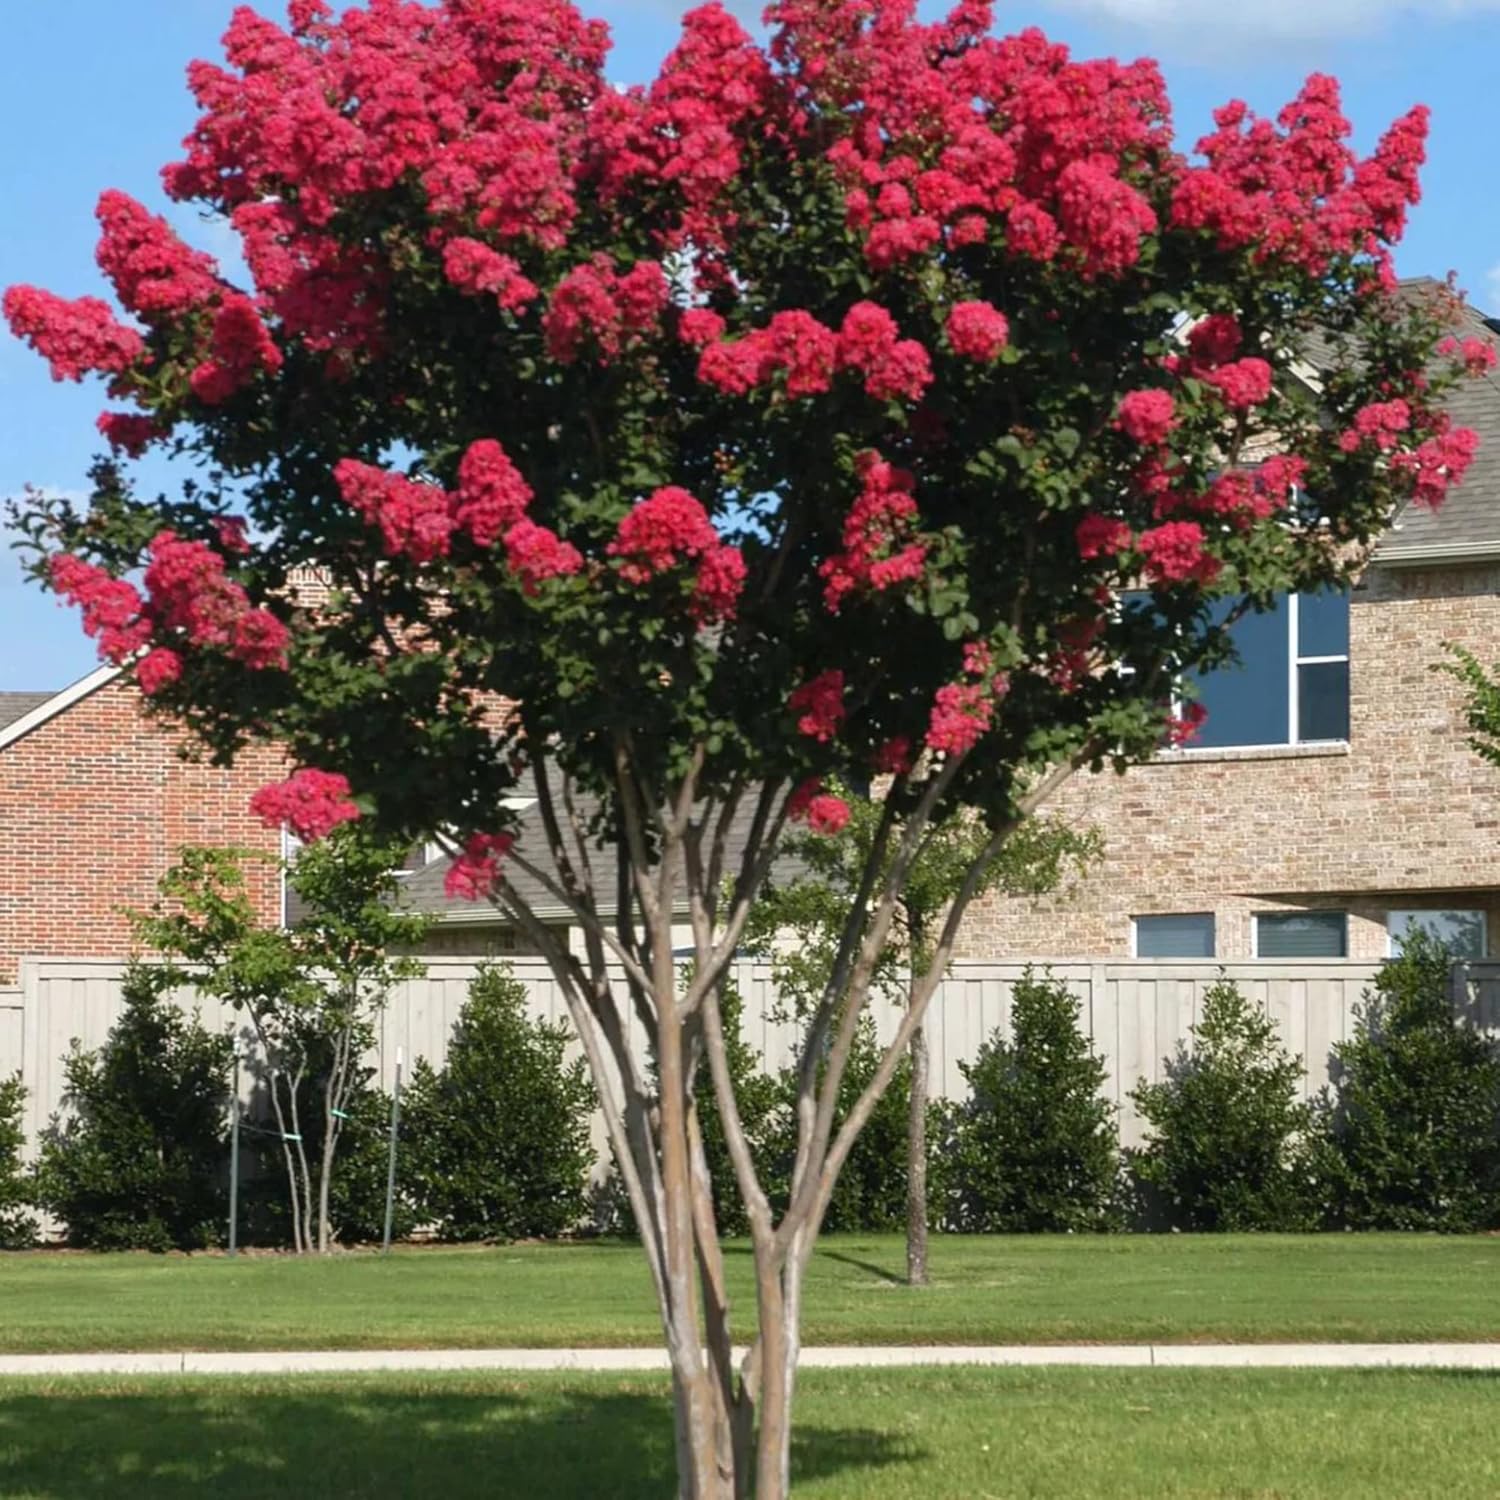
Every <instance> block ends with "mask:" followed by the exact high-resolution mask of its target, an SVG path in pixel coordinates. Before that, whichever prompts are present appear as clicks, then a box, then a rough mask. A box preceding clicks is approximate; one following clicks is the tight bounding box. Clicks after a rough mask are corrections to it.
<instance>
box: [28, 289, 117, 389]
mask: <svg viewBox="0 0 1500 1500" xmlns="http://www.w3.org/2000/svg"><path fill="white" fill-rule="evenodd" d="M0 308H3V310H4V313H5V321H6V322H7V323H9V324H10V329H11V332H12V333H14V334H15V336H16V337H17V338H20V339H25V340H26V342H27V343H28V344H30V345H31V347H32V348H33V349H35V350H36V352H37V353H38V354H40V355H41V356H42V358H43V359H45V360H46V361H47V363H48V364H49V365H51V367H52V378H53V379H54V380H82V379H83V377H84V376H85V375H94V374H99V375H121V374H123V373H124V372H125V371H126V370H128V369H129V368H130V367H131V366H132V365H133V364H135V363H136V361H137V360H139V359H140V358H141V356H142V355H143V354H144V353H145V352H146V346H145V344H144V343H142V342H141V336H140V334H138V333H137V332H136V331H135V330H134V329H133V328H127V327H126V326H125V325H124V324H123V323H120V322H118V321H117V320H116V318H115V315H114V313H112V312H111V311H110V309H109V304H108V303H107V302H101V301H100V300H99V298H98V297H79V298H76V299H75V300H74V301H72V302H69V301H68V300H67V299H66V298H63V297H56V296H54V295H53V294H52V293H51V292H44V291H42V289H41V288H40V287H34V286H13V287H9V288H7V290H6V293H5V297H4V300H3V302H0Z"/></svg>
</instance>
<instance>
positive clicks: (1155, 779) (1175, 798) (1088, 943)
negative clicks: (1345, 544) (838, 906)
mask: <svg viewBox="0 0 1500 1500" xmlns="http://www.w3.org/2000/svg"><path fill="white" fill-rule="evenodd" d="M1349 634H1350V640H1349V654H1350V704H1349V711H1350V731H1349V743H1348V746H1347V748H1345V747H1325V746H1306V747H1290V748H1288V749H1285V750H1276V751H1238V752H1237V751H1215V752H1207V751H1200V752H1196V753H1193V752H1188V753H1185V754H1180V755H1176V756H1172V757H1170V758H1168V757H1163V758H1162V759H1160V760H1158V761H1156V762H1153V763H1152V764H1150V765H1146V766H1140V767H1136V768H1134V769H1132V770H1131V771H1129V772H1127V773H1126V774H1125V775H1123V776H1120V775H1116V774H1115V773H1113V772H1108V771H1106V772H1103V773H1100V774H1098V775H1087V774H1086V775H1081V776H1078V777H1075V778H1074V779H1073V780H1072V781H1071V782H1070V783H1069V784H1068V785H1067V786H1066V787H1064V788H1063V789H1062V791H1061V792H1060V793H1059V795H1058V797H1057V798H1056V799H1054V802H1053V804H1052V811H1053V813H1054V814H1057V815H1060V816H1062V817H1065V818H1067V819H1069V820H1070V821H1073V822H1075V823H1077V824H1079V825H1087V824H1093V825H1095V826H1096V827H1098V828H1099V829H1100V830H1101V831H1102V833H1103V834H1104V836H1105V839H1106V843H1107V849H1106V853H1105V856H1104V858H1103V860H1102V861H1101V862H1100V863H1099V865H1098V866H1097V867H1096V868H1095V869H1094V870H1093V871H1092V872H1091V873H1090V875H1089V876H1088V878H1087V879H1085V880H1083V881H1081V882H1080V883H1078V884H1077V885H1076V886H1075V887H1074V888H1073V889H1071V890H1069V891H1065V892H1063V893H1060V894H1058V895H1056V896H1053V897H1049V898H1044V899H1041V900H1035V901H1022V900H1015V899H1006V898H998V897H994V898H988V899H986V900H984V901H982V902H980V903H978V904H977V905H976V907H975V909H974V910H973V912H972V913H971V915H970V917H969V919H968V921H967V922H966V923H965V927H964V932H963V936H962V941H961V946H960V950H959V951H960V954H961V955H962V956H965V957H974V958H977V957H984V958H989V959H1003V958H1019V957H1050V956H1063V955H1065V956H1068V957H1097V958H1120V957H1125V956H1127V955H1128V954H1129V953H1130V951H1131V920H1130V919H1131V918H1132V917H1133V916H1143V915H1149V914H1152V913H1168V912H1212V913H1213V914H1214V916H1215V918H1216V936H1217V952H1218V956H1219V957H1221V958H1231V959H1239V958H1248V957H1250V956H1251V954H1252V943H1253V936H1252V931H1253V920H1252V919H1253V915H1254V913H1255V912H1257V911H1286V910H1298V909H1303V910H1309V909H1338V910H1344V911H1347V912H1348V913H1349V957H1350V958H1361V959H1371V958H1380V957H1384V956H1385V954H1386V952H1387V933H1386V914H1387V912H1388V911H1389V910H1390V909H1391V908H1393V907H1419V908H1420V907H1424V906H1425V907H1430V908H1436V907H1443V906H1452V907H1465V908H1478V909H1482V910H1485V911H1487V912H1488V913H1489V918H1490V941H1491V951H1492V952H1493V951H1496V949H1497V948H1500V864H1497V859H1496V852H1497V830H1500V771H1496V770H1495V769H1494V768H1492V767H1490V766H1488V765H1486V764H1485V763H1484V762H1483V761H1482V760H1480V758H1479V757H1478V756H1477V755H1476V754H1475V753H1474V752H1473V750H1472V749H1470V748H1469V746H1468V744H1467V742H1466V729H1465V726H1464V721H1463V704H1462V699H1463V693H1462V689H1461V687H1460V685H1459V684H1458V683H1457V682H1455V681H1454V680H1453V679H1452V678H1451V677H1449V676H1447V675H1446V674H1444V673H1441V672H1436V671H1434V670H1433V666H1434V664H1435V663H1437V662H1439V661H1440V660H1442V659H1443V654H1444V652H1443V645H1444V642H1447V641H1453V642H1457V643H1459V644H1462V645H1464V646H1467V647H1468V648H1469V649H1470V650H1472V651H1473V652H1474V653H1475V654H1476V655H1478V656H1479V657H1480V658H1481V659H1482V660H1485V661H1492V660H1494V659H1495V658H1496V657H1497V656H1500V567H1497V566H1493V565H1485V566H1473V565H1471V566H1467V567H1445V568H1426V569H1396V568H1378V567H1377V568H1372V569H1370V570H1369V572H1368V573H1367V575H1366V577H1365V580H1364V581H1363V583H1362V585H1361V586H1360V587H1359V588H1357V589H1356V590H1355V591H1354V594H1353V596H1352V598H1351V604H1350V613H1349Z"/></svg>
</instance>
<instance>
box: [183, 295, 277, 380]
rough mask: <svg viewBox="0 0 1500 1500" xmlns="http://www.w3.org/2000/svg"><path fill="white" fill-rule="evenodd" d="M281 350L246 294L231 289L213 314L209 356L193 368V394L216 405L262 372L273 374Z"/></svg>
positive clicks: (191, 378)
mask: <svg viewBox="0 0 1500 1500" xmlns="http://www.w3.org/2000/svg"><path fill="white" fill-rule="evenodd" d="M281 366H282V353H281V350H280V349H279V348H277V346H276V341H275V339H273V338H272V337H271V332H270V330H269V329H268V328H267V327H266V325H265V323H264V322H263V321H262V320H261V316H260V313H259V312H258V311H256V307H255V304H254V303H253V302H251V300H250V299H249V298H248V297H244V296H241V295H240V294H239V293H238V292H232V293H231V294H230V295H229V296H227V297H225V298H224V300H223V302H222V303H221V304H220V306H219V311H218V313H217V314H216V315H215V317H214V329H213V336H212V338H211V339H210V341H209V358H207V359H206V360H204V361H203V362H202V363H201V364H200V365H198V367H197V368H196V369H195V370H194V371H193V373H192V375H191V377H190V383H191V385H192V387H193V394H194V395H196V396H197V397H198V399H199V400H200V401H202V402H204V403H205V404H206V405H208V406H219V405H221V404H222V403H223V402H225V401H227V400H229V398H230V397H231V396H233V395H235V394H236V393H237V392H238V391H240V390H243V389H244V387H245V386H247V385H248V384H249V383H250V382H251V381H252V380H254V379H255V377H256V376H257V375H259V374H261V373H262V372H265V373H267V374H271V375H274V374H275V373H276V371H277V370H279V369H280V368H281Z"/></svg>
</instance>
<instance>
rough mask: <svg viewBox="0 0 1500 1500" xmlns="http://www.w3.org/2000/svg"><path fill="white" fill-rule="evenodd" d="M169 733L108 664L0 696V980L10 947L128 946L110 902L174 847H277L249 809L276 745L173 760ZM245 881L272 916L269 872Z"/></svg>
mask: <svg viewBox="0 0 1500 1500" xmlns="http://www.w3.org/2000/svg"><path fill="white" fill-rule="evenodd" d="M178 744H179V742H178V740H177V739H175V738H174V737H173V735H172V734H171V733H170V732H168V731H166V730H164V729H162V728H160V727H158V726H157V725H155V724H152V723H149V722H148V721H147V719H146V718H145V715H144V714H143V713H142V711H141V702H140V695H139V693H138V692H137V690H136V689H135V687H134V686H132V685H130V684H128V683H125V682H122V681H121V680H120V678H119V676H118V674H117V673H116V672H115V670H114V669H113V668H109V667H103V668H100V669H99V670H98V671H96V672H93V673H91V674H90V675H89V676H87V677H85V678H83V679H82V681H80V682H75V683H74V684H73V685H72V686H71V687H68V688H65V689H63V690H62V691H61V692H57V693H0V985H6V984H13V983H14V982H15V979H16V971H17V966H18V964H19V962H20V960H21V959H22V958H23V957H38V958H41V957H52V958H119V957H121V956H122V955H124V954H125V953H127V952H128V951H129V947H130V931H129V924H128V923H127V921H126V919H125V917H124V915H123V913H122V912H121V907H123V906H144V905H146V904H148V903H149V902H150V900H151V898H152V896H153V895H154V894H155V889H156V882H157V881H158V879H160V877H161V876H162V874H163V873H165V871H166V870H167V869H168V868H169V866H170V865H171V864H172V862H173V860H174V858H175V856H176V852H177V850H178V849H179V848H181V847H182V846H183V845H185V844H238V845H242V846H245V847H248V848H253V849H259V850H263V851H265V852H266V853H268V854H276V853H278V852H279V849H280V836H279V835H278V834H276V833H274V832H272V831H271V830H269V829H267V828H265V827H263V826H262V825H261V824H260V823H259V822H258V821H257V820H256V819H254V818H252V817H251V816H250V812H249V807H248V803H249V800H250V794H251V793H252V792H253V791H254V790H255V789H256V788H257V787H259V786H263V785H264V784H265V783H266V782H268V781H274V780H276V779H277V777H278V775H280V774H281V773H280V771H279V769H278V768H279V766H280V759H279V757H278V755H277V754H276V752H274V751H272V750H256V751H252V752H251V753H249V754H247V755H246V756H245V757H244V758H243V759H242V761H241V762H240V764H239V765H238V766H236V767H235V768H234V769H233V770H232V771H226V770H221V769H217V768H215V767H212V766H207V765H195V764H192V763H190V762H188V761H185V760H184V759H183V758H182V757H181V755H180V754H179V753H178ZM251 879H252V882H253V895H254V899H255V901H256V903H257V906H258V907H259V909H260V910H261V911H262V912H263V913H264V915H265V916H266V917H267V918H268V919H273V920H274V919H276V918H277V917H279V915H280V910H281V886H280V880H279V878H278V876H277V873H276V871H275V869H274V868H272V867H270V866H267V867H266V868H265V869H264V870H263V871H262V870H260V869H256V870H254V872H253V873H252V876H251Z"/></svg>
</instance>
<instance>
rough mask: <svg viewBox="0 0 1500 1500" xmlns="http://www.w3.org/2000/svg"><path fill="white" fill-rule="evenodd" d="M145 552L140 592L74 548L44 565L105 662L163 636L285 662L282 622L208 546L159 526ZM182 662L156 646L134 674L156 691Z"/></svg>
mask: <svg viewBox="0 0 1500 1500" xmlns="http://www.w3.org/2000/svg"><path fill="white" fill-rule="evenodd" d="M148 557H149V559H150V561H149V562H148V564H147V566H146V572H145V579H144V582H145V589H146V593H145V597H142V595H141V592H140V591H139V590H138V589H137V588H136V587H135V585H134V584H132V583H130V582H129V581H128V580H126V579H123V578H115V577H114V576H113V575H111V574H110V573H108V572H106V571H105V570H104V569H103V568H100V567H97V566H96V565H95V564H93V563H89V562H85V561H84V560H83V559H82V558H79V557H74V556H73V555H72V554H71V553H67V552H60V553H58V554H56V555H55V556H54V557H53V558H52V559H51V562H50V563H49V565H48V573H49V576H50V578H51V582H52V587H53V588H54V589H55V590H56V591H57V593H58V595H59V597H61V598H62V599H64V600H66V601H67V602H68V603H70V604H73V605H76V606H77V607H78V608H79V609H80V610H81V611H82V612H83V628H84V631H85V633H87V634H88V635H90V636H93V637H95V638H96V639H97V640H98V642H99V655H100V656H101V657H102V658H103V659H104V660H106V661H112V662H114V663H116V664H117V665H118V664H119V663H122V662H124V661H126V660H127V659H128V658H130V657H131V656H133V655H134V654H135V653H136V652H138V651H140V650H141V649H142V648H143V647H144V646H146V645H147V644H148V643H149V642H150V641H152V640H153V639H156V640H160V639H161V638H162V637H164V636H165V637H168V638H171V639H173V640H174V641H178V642H186V643H187V644H188V645H191V646H195V647H212V648H216V649H219V650H222V651H224V652H225V653H226V654H227V655H229V656H230V657H232V658H233V659H234V660H236V661H239V662H242V663H243V664H244V665H245V666H247V667H250V668H252V669H253V670H263V669H266V668H273V667H284V666H285V665H286V654H287V648H288V646H289V644H290V640H291V637H290V635H289V633H288V631H287V628H286V626H285V625H283V624H282V623H281V621H280V620H278V619H277V618H276V617H275V616H274V615H273V614H271V613H270V611H269V610H265V609H256V608H252V607H251V604H250V600H249V598H248V596H247V595H246V593H245V590H244V589H243V588H242V587H241V586H240V585H239V584H238V583H235V582H234V581H233V580H232V579H230V578H228V577H226V576H225V573H224V559H223V558H222V557H220V556H219V554H218V553H217V552H215V551H214V550H213V548H211V547H209V546H208V545H206V544H205V543H203V542H189V541H184V540H182V539H181V538H180V537H178V536H177V535H176V534H175V533H173V532H171V531H163V532H159V533H158V534H157V536H156V537H155V538H154V539H153V540H152V542H151V545H150V548H149V549H148ZM181 666H182V664H181V660H180V657H179V656H178V653H177V652H176V651H174V650H173V649H172V648H171V647H168V646H161V647H159V648H158V649H157V650H155V651H152V652H151V653H150V655H149V656H147V657H145V658H144V659H143V660H142V662H141V664H140V667H139V668H138V669H137V679H138V681H139V682H140V685H141V688H142V689H143V691H145V692H146V693H148V694H150V693H155V692H158V691H160V689H161V688H163V687H165V686H167V685H168V684H169V683H171V682H175V681H176V680H177V678H178V677H179V676H180V675H181Z"/></svg>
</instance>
